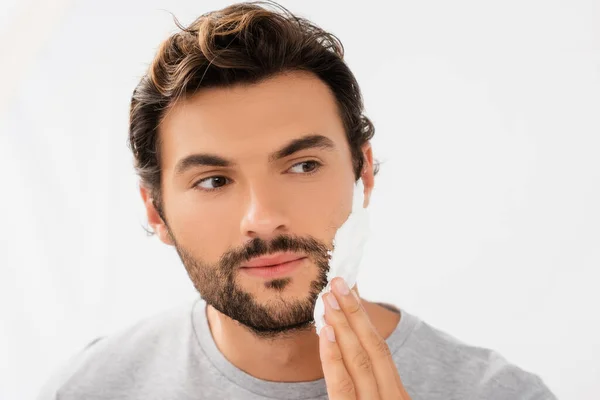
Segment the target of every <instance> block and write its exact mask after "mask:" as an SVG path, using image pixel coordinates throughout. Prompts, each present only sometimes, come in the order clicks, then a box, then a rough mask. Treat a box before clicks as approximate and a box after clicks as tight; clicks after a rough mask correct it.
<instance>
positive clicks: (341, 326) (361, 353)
mask: <svg viewBox="0 0 600 400" xmlns="http://www.w3.org/2000/svg"><path fill="white" fill-rule="evenodd" d="M335 298H336V297H335V296H334V295H333V293H326V294H325V295H324V296H323V301H324V302H325V320H326V322H327V323H328V324H329V325H331V326H332V327H333V330H334V331H335V337H336V339H337V343H338V346H339V348H340V352H341V354H342V358H343V360H344V365H345V366H346V369H347V370H348V372H349V373H350V376H351V377H352V381H353V382H354V389H355V391H356V397H357V398H359V399H378V398H379V392H378V389H377V382H376V380H375V376H374V375H373V366H372V365H371V360H370V359H369V355H368V354H367V352H366V351H365V349H363V347H362V346H361V344H360V341H359V340H358V337H357V336H356V334H355V333H354V331H353V330H352V328H351V327H350V325H349V324H348V320H347V319H346V316H345V315H344V312H343V311H342V310H341V309H340V307H339V305H336V303H335ZM332 299H333V300H332ZM392 382H393V381H392Z"/></svg>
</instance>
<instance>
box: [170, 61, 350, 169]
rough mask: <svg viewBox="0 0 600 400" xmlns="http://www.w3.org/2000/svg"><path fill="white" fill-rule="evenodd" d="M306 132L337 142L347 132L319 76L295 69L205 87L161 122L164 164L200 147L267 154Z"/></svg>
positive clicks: (220, 151)
mask: <svg viewBox="0 0 600 400" xmlns="http://www.w3.org/2000/svg"><path fill="white" fill-rule="evenodd" d="M307 134H320V135H323V136H327V137H329V138H330V139H332V140H333V141H334V142H336V144H340V147H343V146H342V145H341V143H342V142H344V141H345V140H346V139H345V134H344V128H343V123H342V120H341V118H340V115H339V112H338V107H337V104H336V101H335V97H334V95H333V93H332V92H331V91H330V90H329V88H328V86H327V85H326V84H325V83H323V82H322V81H321V80H320V79H319V78H317V77H316V76H314V75H312V74H310V73H304V72H293V73H287V74H282V75H277V76H275V77H272V78H268V79H266V80H264V81H262V82H260V83H256V84H251V85H236V86H232V87H226V88H209V89H203V90H201V91H200V92H199V93H197V94H196V95H194V96H192V97H190V98H189V99H186V100H183V101H181V102H180V103H179V104H177V105H175V106H174V107H173V108H172V109H171V110H170V111H169V112H168V113H167V115H166V116H165V118H164V119H163V121H162V123H161V126H160V128H159V135H160V137H161V142H162V143H161V153H162V164H163V169H164V170H165V171H166V170H169V169H172V168H173V167H174V165H175V163H176V162H177V160H178V159H180V158H182V157H185V156H186V155H189V154H193V153H195V152H208V153H215V154H221V155H224V156H227V157H229V158H235V159H240V158H242V159H243V158H248V159H251V158H253V157H258V156H263V157H264V155H265V154H268V153H270V152H271V151H274V150H277V148H278V147H279V146H280V145H282V144H284V143H287V142H288V141H289V140H290V139H294V138H298V137H301V136H305V135H307Z"/></svg>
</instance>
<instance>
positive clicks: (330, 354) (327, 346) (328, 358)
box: [319, 325, 356, 400]
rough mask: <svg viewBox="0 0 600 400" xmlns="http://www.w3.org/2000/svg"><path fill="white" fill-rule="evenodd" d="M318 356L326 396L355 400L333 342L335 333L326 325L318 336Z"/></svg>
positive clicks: (352, 385) (352, 384)
mask: <svg viewBox="0 0 600 400" xmlns="http://www.w3.org/2000/svg"><path fill="white" fill-rule="evenodd" d="M319 356H320V357H321V365H322V366H323V375H324V376H325V384H326V385H327V395H328V397H329V398H330V399H332V400H337V399H339V400H345V399H356V391H355V390H354V383H352V378H351V377H350V374H349V373H348V370H347V369H346V366H345V365H344V361H343V359H342V353H341V352H340V348H339V347H338V345H337V343H336V342H335V333H334V331H333V328H332V327H331V326H328V325H326V326H325V327H323V329H321V334H320V335H319Z"/></svg>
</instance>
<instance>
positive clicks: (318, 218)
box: [291, 179, 352, 244]
mask: <svg viewBox="0 0 600 400" xmlns="http://www.w3.org/2000/svg"><path fill="white" fill-rule="evenodd" d="M313 189H314V190H310V191H307V192H305V193H302V194H298V195H297V199H296V201H297V202H298V204H297V205H296V206H295V207H294V208H293V210H294V218H293V220H294V221H295V222H296V224H295V225H296V227H297V228H299V231H300V232H306V233H309V234H311V235H312V236H314V237H315V238H317V239H320V240H322V241H324V242H327V243H329V244H330V242H331V240H332V239H333V236H334V235H335V232H336V230H337V229H338V228H339V227H340V226H341V225H342V223H343V222H344V221H345V220H346V218H347V217H348V214H349V213H350V210H351V209H352V183H348V182H346V181H345V180H344V179H333V180H329V181H327V182H323V183H322V184H320V185H319V186H318V187H315V188H313ZM291 228H292V230H294V227H293V226H292V227H291Z"/></svg>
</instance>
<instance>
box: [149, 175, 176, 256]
mask: <svg viewBox="0 0 600 400" xmlns="http://www.w3.org/2000/svg"><path fill="white" fill-rule="evenodd" d="M140 195H141V196H142V200H143V202H144V207H145V208H146V216H147V218H148V225H150V227H151V228H152V230H153V231H154V233H156V235H157V236H158V238H159V239H160V241H161V242H163V243H164V244H168V245H169V246H174V245H175V242H174V241H173V238H172V237H171V234H170V232H169V228H168V227H167V225H166V224H165V222H164V221H163V219H162V218H161V216H160V214H159V213H158V211H157V210H156V207H154V204H153V198H152V197H151V195H150V191H149V190H148V189H146V188H145V187H144V186H143V185H140Z"/></svg>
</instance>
